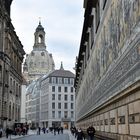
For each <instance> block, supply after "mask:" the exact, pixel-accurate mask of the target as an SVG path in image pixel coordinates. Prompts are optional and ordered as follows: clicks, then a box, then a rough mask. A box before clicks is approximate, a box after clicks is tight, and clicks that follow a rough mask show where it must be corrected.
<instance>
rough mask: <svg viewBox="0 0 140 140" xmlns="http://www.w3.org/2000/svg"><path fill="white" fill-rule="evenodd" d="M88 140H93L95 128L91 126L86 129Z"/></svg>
mask: <svg viewBox="0 0 140 140" xmlns="http://www.w3.org/2000/svg"><path fill="white" fill-rule="evenodd" d="M87 134H88V140H94V135H95V128H94V127H93V126H89V127H88V128H87Z"/></svg>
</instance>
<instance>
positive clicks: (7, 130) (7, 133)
mask: <svg viewBox="0 0 140 140" xmlns="http://www.w3.org/2000/svg"><path fill="white" fill-rule="evenodd" d="M9 132H10V129H9V127H7V128H6V131H5V133H6V138H7V139H8V136H9V134H10V133H9Z"/></svg>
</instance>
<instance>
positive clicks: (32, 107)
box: [26, 65, 75, 129]
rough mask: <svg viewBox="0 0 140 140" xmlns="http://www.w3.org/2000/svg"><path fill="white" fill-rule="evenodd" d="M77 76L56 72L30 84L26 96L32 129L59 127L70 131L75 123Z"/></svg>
mask: <svg viewBox="0 0 140 140" xmlns="http://www.w3.org/2000/svg"><path fill="white" fill-rule="evenodd" d="M74 78H75V75H74V74H73V73H72V72H70V71H68V70H64V69H63V66H62V65H61V68H60V69H59V70H54V71H52V72H50V73H48V74H46V75H44V76H43V77H41V78H39V79H38V80H36V81H34V83H32V84H30V87H29V89H28V90H27V92H28V93H27V95H26V98H27V100H26V118H27V120H29V123H31V127H36V126H41V127H54V126H55V127H57V126H63V127H64V128H67V129H69V128H70V127H71V126H72V125H74V123H75V92H74Z"/></svg>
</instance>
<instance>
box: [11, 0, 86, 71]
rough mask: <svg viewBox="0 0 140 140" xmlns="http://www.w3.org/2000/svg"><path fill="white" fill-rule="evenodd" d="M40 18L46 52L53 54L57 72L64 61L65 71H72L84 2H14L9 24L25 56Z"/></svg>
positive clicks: (76, 53) (20, 0) (74, 0)
mask: <svg viewBox="0 0 140 140" xmlns="http://www.w3.org/2000/svg"><path fill="white" fill-rule="evenodd" d="M39 17H41V24H42V26H43V27H44V28H45V32H46V38H45V39H46V41H45V42H46V46H47V50H48V52H49V53H52V55H53V58H54V61H55V66H56V69H59V68H60V63H61V61H63V65H64V69H67V70H71V71H72V72H74V70H73V67H74V65H75V58H76V56H77V55H78V52H79V45H80V40H81V33H82V27H83V18H84V9H83V0H39V1H38V0H14V1H13V3H12V7H11V18H12V23H13V25H14V27H15V31H16V32H17V35H18V36H19V39H20V40H21V42H22V44H23V46H24V50H25V52H26V53H27V54H28V53H30V52H31V51H32V49H33V44H34V32H35V29H36V27H37V26H38V23H39Z"/></svg>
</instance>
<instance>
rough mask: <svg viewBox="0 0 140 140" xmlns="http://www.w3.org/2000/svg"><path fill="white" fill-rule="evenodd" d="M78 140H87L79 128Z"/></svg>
mask: <svg viewBox="0 0 140 140" xmlns="http://www.w3.org/2000/svg"><path fill="white" fill-rule="evenodd" d="M76 139H77V140H83V139H84V140H85V135H84V133H83V131H82V129H81V128H79V129H78V130H77V132H76Z"/></svg>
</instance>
